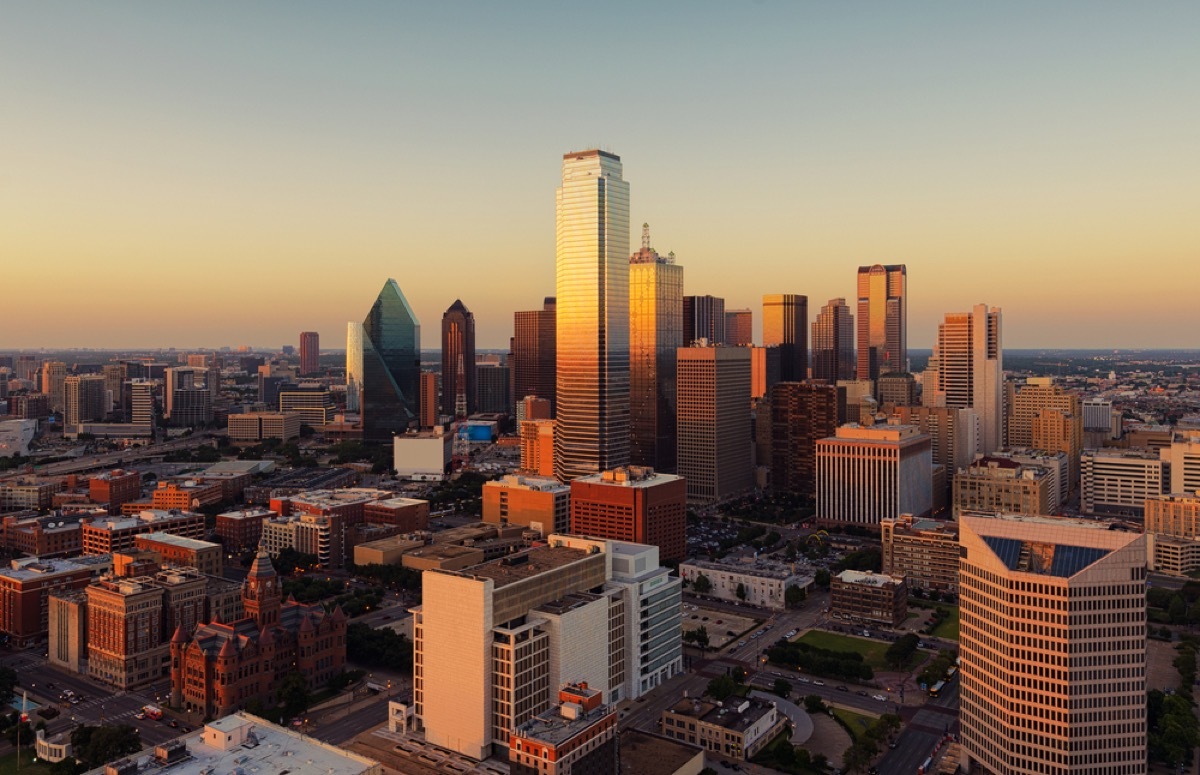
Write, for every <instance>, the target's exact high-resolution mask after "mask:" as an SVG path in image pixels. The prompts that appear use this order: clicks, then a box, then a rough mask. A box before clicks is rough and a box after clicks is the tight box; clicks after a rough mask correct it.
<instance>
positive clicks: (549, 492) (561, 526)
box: [483, 474, 580, 537]
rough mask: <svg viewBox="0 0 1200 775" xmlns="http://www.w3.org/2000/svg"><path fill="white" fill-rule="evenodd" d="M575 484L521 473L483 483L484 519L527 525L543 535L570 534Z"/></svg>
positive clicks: (499, 522)
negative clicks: (572, 493)
mask: <svg viewBox="0 0 1200 775" xmlns="http://www.w3.org/2000/svg"><path fill="white" fill-rule="evenodd" d="M575 481H576V482H578V481H580V480H578V479H576V480H575ZM572 486H573V484H572V485H566V484H563V483H562V482H560V481H558V480H557V479H554V478H552V477H539V476H523V475H520V474H508V475H507V476H503V477H501V478H500V479H498V480H495V481H491V482H484V483H483V521H484V522H492V523H495V524H508V525H524V526H525V527H527V528H529V529H530V530H536V531H537V532H539V533H541V534H542V536H543V537H546V536H549V535H550V534H551V533H569V532H571V487H572Z"/></svg>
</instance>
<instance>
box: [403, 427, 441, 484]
mask: <svg viewBox="0 0 1200 775" xmlns="http://www.w3.org/2000/svg"><path fill="white" fill-rule="evenodd" d="M451 441H452V439H451V436H450V434H449V433H439V432H437V431H433V432H422V433H406V434H404V435H403V436H397V437H396V438H395V440H394V443H393V447H392V468H395V469H396V476H397V477H399V478H401V479H412V480H415V481H420V482H440V481H442V480H443V479H445V478H446V474H447V473H448V472H449V471H450V449H451Z"/></svg>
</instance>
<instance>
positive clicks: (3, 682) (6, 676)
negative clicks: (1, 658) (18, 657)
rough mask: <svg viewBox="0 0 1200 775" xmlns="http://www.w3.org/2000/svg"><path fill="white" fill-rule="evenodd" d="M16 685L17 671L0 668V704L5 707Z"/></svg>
mask: <svg viewBox="0 0 1200 775" xmlns="http://www.w3.org/2000/svg"><path fill="white" fill-rule="evenodd" d="M16 685H17V671H16V670H13V669H12V668H11V667H0V704H4V705H7V704H8V701H9V700H11V699H12V695H13V689H14V688H15V687H16Z"/></svg>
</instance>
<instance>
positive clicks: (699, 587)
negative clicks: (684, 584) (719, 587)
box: [692, 573, 712, 595]
mask: <svg viewBox="0 0 1200 775" xmlns="http://www.w3.org/2000/svg"><path fill="white" fill-rule="evenodd" d="M692 588H693V589H694V590H696V594H697V595H707V594H708V593H709V592H711V591H712V582H711V581H709V580H708V576H705V575H704V574H703V573H701V574H699V575H698V576H696V580H695V581H694V582H693V583H692Z"/></svg>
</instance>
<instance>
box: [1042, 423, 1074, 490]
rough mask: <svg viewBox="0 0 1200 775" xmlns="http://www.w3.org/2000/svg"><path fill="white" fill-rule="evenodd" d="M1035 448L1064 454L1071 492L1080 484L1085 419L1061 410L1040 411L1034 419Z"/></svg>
mask: <svg viewBox="0 0 1200 775" xmlns="http://www.w3.org/2000/svg"><path fill="white" fill-rule="evenodd" d="M1032 425H1033V434H1032V436H1033V444H1032V446H1033V448H1034V449H1042V450H1045V451H1047V452H1062V453H1063V454H1065V455H1066V456H1067V476H1068V485H1069V489H1070V490H1074V489H1075V487H1076V486H1077V485H1078V482H1079V457H1080V455H1082V454H1083V419H1082V418H1081V417H1080V415H1079V413H1078V412H1076V413H1074V414H1070V413H1068V412H1064V411H1062V410H1061V409H1039V410H1038V411H1037V414H1035V415H1034V418H1033V423H1032Z"/></svg>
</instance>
